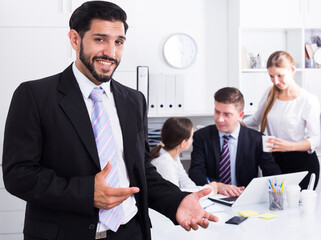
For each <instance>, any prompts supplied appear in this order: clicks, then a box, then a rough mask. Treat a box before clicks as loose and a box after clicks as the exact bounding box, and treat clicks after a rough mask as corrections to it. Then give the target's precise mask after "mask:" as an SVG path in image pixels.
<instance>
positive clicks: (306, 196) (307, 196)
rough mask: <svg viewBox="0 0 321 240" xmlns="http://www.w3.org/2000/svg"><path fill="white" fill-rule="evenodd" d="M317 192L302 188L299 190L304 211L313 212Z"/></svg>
mask: <svg viewBox="0 0 321 240" xmlns="http://www.w3.org/2000/svg"><path fill="white" fill-rule="evenodd" d="M317 196H318V194H317V192H316V191H313V190H307V189H304V190H302V192H301V198H302V206H303V212H304V213H314V212H315V207H316V202H317Z"/></svg>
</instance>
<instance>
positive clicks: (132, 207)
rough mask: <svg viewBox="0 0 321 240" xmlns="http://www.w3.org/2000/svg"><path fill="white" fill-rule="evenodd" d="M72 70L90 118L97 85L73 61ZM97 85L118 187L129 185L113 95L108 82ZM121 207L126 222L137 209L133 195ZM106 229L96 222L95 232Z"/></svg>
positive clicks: (123, 222) (124, 222) (123, 221)
mask: <svg viewBox="0 0 321 240" xmlns="http://www.w3.org/2000/svg"><path fill="white" fill-rule="evenodd" d="M72 70H73V73H74V75H75V77H76V80H77V82H78V85H79V88H80V90H81V92H82V95H83V97H84V101H85V104H86V107H87V110H88V114H89V117H90V118H91V112H92V109H93V105H94V103H93V101H92V99H90V98H89V95H90V93H91V91H92V90H93V88H95V87H98V86H97V85H95V84H94V83H93V82H92V81H90V80H89V79H88V78H87V77H86V76H85V75H83V74H82V73H81V72H80V71H79V70H78V68H77V67H76V64H75V63H73V65H72ZM99 87H102V88H103V89H104V91H105V94H104V96H105V97H104V98H103V99H102V101H103V104H104V107H105V110H106V111H107V112H108V115H109V119H110V123H111V128H112V132H113V137H114V141H115V145H116V152H117V166H118V173H119V182H120V187H129V178H128V174H127V169H126V165H125V161H124V148H123V135H122V132H121V128H120V123H119V119H118V114H117V109H116V105H115V101H114V96H113V94H112V92H111V90H110V82H106V83H102V84H101V85H99ZM122 207H123V210H124V215H125V217H124V219H123V220H122V222H121V224H126V223H127V222H128V221H129V220H130V219H132V218H133V217H134V216H135V215H136V213H137V211H138V209H137V206H136V200H135V198H134V196H131V197H129V198H128V199H126V200H125V201H124V202H123V203H122ZM106 230H108V228H107V227H106V226H105V225H104V224H102V223H99V224H98V226H97V232H102V231H106Z"/></svg>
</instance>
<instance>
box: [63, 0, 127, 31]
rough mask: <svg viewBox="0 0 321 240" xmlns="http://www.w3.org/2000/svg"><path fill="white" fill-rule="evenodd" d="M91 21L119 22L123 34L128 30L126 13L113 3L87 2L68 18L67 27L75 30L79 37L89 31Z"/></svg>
mask: <svg viewBox="0 0 321 240" xmlns="http://www.w3.org/2000/svg"><path fill="white" fill-rule="evenodd" d="M93 19H101V20H106V21H111V22H115V21H121V22H123V24H124V28H125V33H126V31H127V29H128V25H127V23H126V20H127V15H126V12H125V11H124V10H123V9H122V8H120V7H119V6H117V5H116V4H114V3H110V2H105V1H88V2H85V3H83V4H82V5H81V6H80V7H78V8H77V9H76V10H75V11H74V12H73V14H72V15H71V17H70V20H69V27H70V29H74V30H76V31H77V32H78V33H79V35H80V36H81V37H83V36H84V34H85V33H86V32H87V31H88V30H89V29H90V27H91V22H92V20H93Z"/></svg>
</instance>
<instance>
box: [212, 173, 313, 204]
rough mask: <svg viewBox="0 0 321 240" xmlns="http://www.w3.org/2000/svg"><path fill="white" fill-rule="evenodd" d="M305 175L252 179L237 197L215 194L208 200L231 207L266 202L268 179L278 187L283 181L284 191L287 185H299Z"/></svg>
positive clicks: (295, 174) (291, 174)
mask: <svg viewBox="0 0 321 240" xmlns="http://www.w3.org/2000/svg"><path fill="white" fill-rule="evenodd" d="M307 174H308V171H303V172H296V173H287V174H280V175H273V176H266V177H258V178H254V179H252V181H251V182H250V183H249V185H248V186H247V187H246V188H245V189H244V191H243V192H242V193H241V195H240V196H238V197H227V196H225V195H222V194H217V195H215V196H209V198H208V199H209V200H211V201H213V202H217V203H221V204H224V205H227V206H231V207H236V206H242V205H248V204H258V203H263V202H267V201H268V199H269V198H268V192H269V186H270V183H269V179H270V180H271V182H273V183H275V182H276V183H278V185H280V184H281V183H282V181H283V179H284V189H285V188H286V186H287V185H288V184H299V183H300V182H301V180H302V179H303V178H304V177H305V176H306V175H307Z"/></svg>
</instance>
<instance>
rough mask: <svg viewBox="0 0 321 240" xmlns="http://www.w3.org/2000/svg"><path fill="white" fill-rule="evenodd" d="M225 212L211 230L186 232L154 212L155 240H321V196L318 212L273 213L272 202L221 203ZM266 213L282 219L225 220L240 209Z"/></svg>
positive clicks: (288, 211) (219, 215)
mask: <svg viewBox="0 0 321 240" xmlns="http://www.w3.org/2000/svg"><path fill="white" fill-rule="evenodd" d="M219 206H220V207H222V208H223V209H224V211H221V212H216V213H214V215H216V216H217V217H219V222H217V223H210V225H209V227H208V228H207V229H202V228H199V229H198V230H197V231H193V230H191V231H189V232H187V231H185V230H184V229H183V228H182V227H180V226H175V225H174V224H173V223H172V222H171V221H170V220H169V219H168V218H166V217H164V216H163V215H161V214H159V213H158V212H156V211H154V210H152V209H150V211H149V214H150V218H151V221H152V226H153V227H152V229H151V231H152V239H153V240H164V239H166V240H171V239H173V240H194V239H195V240H210V239H211V240H221V239H222V240H230V239H231V240H232V239H233V240H236V239H237V240H252V239H253V240H257V239H260V240H265V239H266V240H287V239H291V240H320V239H321V196H320V194H318V199H317V206H316V212H315V213H312V214H305V213H304V212H303V210H302V207H301V206H300V207H299V208H287V203H286V201H285V203H284V210H281V211H270V210H269V209H268V203H263V204H257V205H247V206H242V207H233V208H232V207H227V206H224V205H221V204H219ZM250 209H253V210H254V211H256V212H258V213H260V214H263V213H266V212H271V213H274V214H277V215H278V216H277V217H276V218H274V219H270V220H266V219H261V218H258V217H249V218H248V219H247V220H245V221H244V222H242V223H241V224H240V225H231V224H226V223H225V221H226V220H228V219H230V218H231V217H233V216H236V215H238V214H237V212H238V211H239V210H250Z"/></svg>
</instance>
